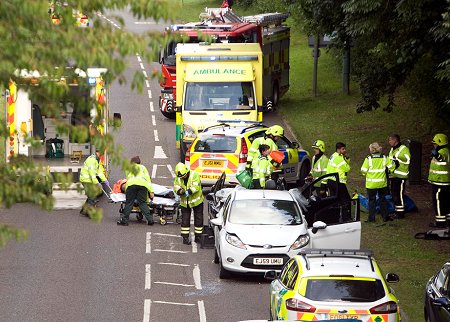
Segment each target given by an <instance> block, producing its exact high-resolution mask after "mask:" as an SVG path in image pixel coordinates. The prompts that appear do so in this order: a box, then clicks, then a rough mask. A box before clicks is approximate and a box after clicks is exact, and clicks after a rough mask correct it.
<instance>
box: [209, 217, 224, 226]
mask: <svg viewBox="0 0 450 322" xmlns="http://www.w3.org/2000/svg"><path fill="white" fill-rule="evenodd" d="M209 222H210V223H211V225H213V226H217V227H222V218H221V217H217V218H213V219H210V220H209Z"/></svg>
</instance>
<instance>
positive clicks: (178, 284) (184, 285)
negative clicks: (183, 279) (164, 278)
mask: <svg viewBox="0 0 450 322" xmlns="http://www.w3.org/2000/svg"><path fill="white" fill-rule="evenodd" d="M155 284H164V285H173V286H183V287H193V286H194V285H191V284H180V283H170V282H158V281H156V282H155Z"/></svg>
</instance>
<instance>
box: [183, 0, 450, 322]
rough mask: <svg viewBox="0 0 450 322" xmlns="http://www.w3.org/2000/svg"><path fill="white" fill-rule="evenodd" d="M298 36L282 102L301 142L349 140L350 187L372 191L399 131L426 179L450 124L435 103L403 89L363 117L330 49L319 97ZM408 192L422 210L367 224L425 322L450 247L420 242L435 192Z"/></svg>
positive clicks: (192, 14)
mask: <svg viewBox="0 0 450 322" xmlns="http://www.w3.org/2000/svg"><path fill="white" fill-rule="evenodd" d="M219 2H220V1H219ZM219 2H217V1H199V0H191V1H184V7H183V18H182V19H183V20H185V21H188V20H190V21H194V20H195V19H196V18H197V17H198V12H199V10H200V11H202V10H203V8H204V7H217V6H219V5H220V3H219ZM233 9H234V11H236V12H237V13H240V14H248V13H257V12H256V11H247V12H243V11H241V10H240V8H239V7H238V6H235V7H234V8H233ZM291 35H292V38H291V74H290V75H291V76H290V85H291V86H290V89H289V92H288V93H287V94H286V95H285V97H283V99H282V100H281V104H280V108H279V113H280V114H281V115H282V117H283V118H284V119H285V120H287V121H288V124H289V126H290V127H291V128H292V130H293V132H294V133H295V135H296V136H297V139H298V140H299V142H301V143H302V144H303V146H304V147H305V148H306V149H307V150H309V151H310V152H312V151H311V150H312V149H311V148H310V146H311V143H312V142H314V140H316V139H318V138H320V139H322V140H324V141H325V142H326V144H327V154H329V155H330V154H332V153H333V150H334V144H335V143H336V142H338V141H342V142H345V143H346V144H347V147H348V149H349V151H350V156H351V159H352V163H351V165H352V171H351V172H350V174H349V191H351V192H353V191H358V192H360V193H365V189H364V179H363V177H362V176H361V175H360V172H359V169H360V167H361V164H362V162H363V160H364V157H365V156H366V155H367V154H368V146H369V144H370V143H372V142H375V141H377V142H379V143H381V144H383V145H384V147H385V151H386V152H387V151H388V147H387V137H388V135H389V134H391V133H398V134H399V135H400V136H401V137H402V138H403V139H412V140H417V141H419V142H422V143H423V144H424V146H423V153H424V156H423V171H422V177H423V178H426V175H427V173H428V172H427V171H428V170H427V167H428V162H429V151H430V150H431V144H430V140H431V137H432V135H433V134H434V133H435V132H436V131H440V130H446V131H448V125H447V124H446V123H445V122H444V121H442V120H440V119H439V118H437V117H436V116H435V114H434V112H433V110H432V108H431V107H430V105H429V104H428V103H427V102H417V101H415V102H412V100H411V99H410V98H409V97H408V95H407V93H406V92H405V91H400V92H399V93H398V94H397V98H396V102H397V107H395V109H394V112H392V113H386V112H383V111H382V110H381V109H380V110H377V111H374V112H370V113H363V114H357V113H356V103H357V101H358V99H359V93H358V88H357V86H356V85H355V84H351V85H350V89H351V95H349V96H347V95H343V94H341V92H342V90H341V74H340V69H341V67H340V66H337V65H336V62H335V60H334V59H332V57H330V55H329V54H327V52H326V50H324V49H322V50H321V51H322V55H321V56H320V58H319V70H318V96H317V97H316V98H312V95H311V91H312V85H311V84H312V82H311V81H312V68H313V59H312V55H311V48H309V47H308V45H307V38H306V36H305V35H303V34H302V33H301V32H300V31H299V30H297V29H295V28H293V29H292V32H291ZM407 190H408V193H409V194H410V195H411V196H413V198H414V200H415V202H416V204H417V206H418V208H419V213H416V214H411V215H409V216H408V219H407V220H404V221H395V222H394V223H392V224H389V225H385V226H383V225H379V224H378V225H373V224H372V225H371V224H366V223H364V222H363V232H362V244H363V247H364V248H369V249H372V250H373V251H374V252H375V257H376V259H377V261H378V262H379V263H380V265H381V267H382V268H383V270H384V272H385V273H387V272H396V273H398V274H399V275H400V278H401V281H400V283H398V284H396V285H392V286H393V288H394V290H395V291H396V294H397V296H398V298H399V299H400V301H401V307H402V310H403V311H404V312H405V313H406V315H407V317H408V320H409V321H411V322H416V321H423V298H424V286H425V283H426V282H427V280H428V278H429V277H430V276H431V275H432V274H434V273H435V272H436V271H437V269H438V268H439V267H440V266H441V265H442V264H443V263H444V262H445V261H447V260H448V253H449V251H450V248H449V246H448V243H445V242H437V241H423V240H417V239H414V237H413V236H414V234H415V233H416V232H418V231H426V230H427V227H426V225H427V223H428V222H429V221H431V219H432V214H431V197H430V194H429V192H428V190H429V187H427V185H425V184H423V185H419V186H410V187H408V188H407ZM366 216H367V215H366V214H363V215H362V219H363V220H365V219H366ZM378 220H379V219H378ZM442 249H445V251H443V250H442Z"/></svg>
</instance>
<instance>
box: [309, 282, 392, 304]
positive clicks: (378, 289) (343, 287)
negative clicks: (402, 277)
mask: <svg viewBox="0 0 450 322" xmlns="http://www.w3.org/2000/svg"><path fill="white" fill-rule="evenodd" d="M384 296H385V293H384V289H383V284H382V283H381V281H380V280H350V279H344V280H336V279H309V280H308V283H307V285H306V294H305V297H306V298H308V299H310V300H313V301H327V302H333V301H339V302H340V301H346V302H347V301H348V302H374V301H378V300H379V299H381V298H383V297H384Z"/></svg>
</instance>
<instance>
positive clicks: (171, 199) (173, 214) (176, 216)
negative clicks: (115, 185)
mask: <svg viewBox="0 0 450 322" xmlns="http://www.w3.org/2000/svg"><path fill="white" fill-rule="evenodd" d="M152 187H153V189H154V190H155V192H154V193H155V196H154V198H153V200H149V202H148V206H149V208H150V211H151V213H152V215H156V216H158V217H159V223H160V224H161V225H165V224H167V223H170V224H172V223H176V224H179V223H181V211H180V200H179V197H178V196H177V195H175V194H174V193H173V191H172V190H171V189H168V188H166V187H164V186H160V185H157V184H152ZM110 199H111V200H112V201H113V202H114V203H120V209H119V213H123V209H124V207H125V201H126V196H125V194H124V193H121V192H119V193H111V194H110ZM131 213H132V214H136V219H137V220H138V221H141V220H142V219H144V215H143V214H142V212H141V209H140V208H139V205H137V203H135V204H134V205H133V209H132V210H131Z"/></svg>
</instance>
